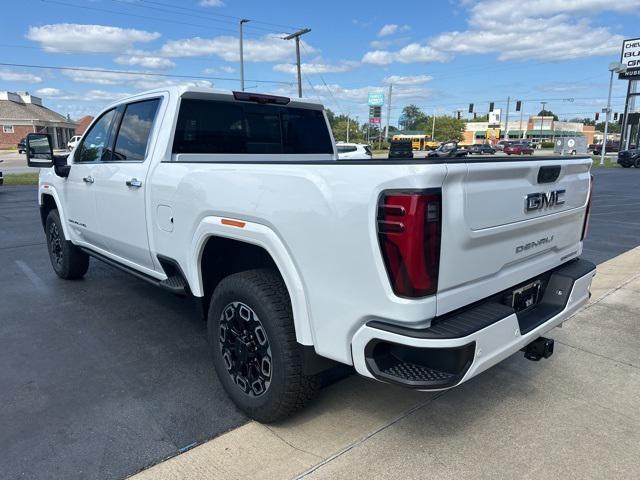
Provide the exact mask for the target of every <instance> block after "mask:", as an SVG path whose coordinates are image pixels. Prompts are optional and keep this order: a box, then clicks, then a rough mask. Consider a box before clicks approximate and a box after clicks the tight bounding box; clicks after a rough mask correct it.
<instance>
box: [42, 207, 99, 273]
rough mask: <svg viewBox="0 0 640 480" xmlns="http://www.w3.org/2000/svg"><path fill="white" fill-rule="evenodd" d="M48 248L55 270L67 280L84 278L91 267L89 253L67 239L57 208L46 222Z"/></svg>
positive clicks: (50, 213) (48, 216)
mask: <svg viewBox="0 0 640 480" xmlns="http://www.w3.org/2000/svg"><path fill="white" fill-rule="evenodd" d="M45 234H46V236H47V249H48V251H49V259H50V260H51V266H52V267H53V271H54V272H56V275H58V276H59V277H60V278H63V279H65V280H76V279H79V278H82V277H83V276H84V274H85V273H87V270H88V269H89V255H87V254H86V253H84V252H83V251H82V250H80V249H79V248H78V247H76V246H75V245H74V244H73V243H71V242H70V241H69V240H67V239H66V238H65V236H64V230H63V229H62V222H61V221H60V215H59V214H58V211H57V210H51V211H50V212H49V215H47V220H46V222H45Z"/></svg>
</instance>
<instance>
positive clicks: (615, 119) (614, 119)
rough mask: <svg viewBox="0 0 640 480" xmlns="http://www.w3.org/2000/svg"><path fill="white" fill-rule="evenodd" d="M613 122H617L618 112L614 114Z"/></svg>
mask: <svg viewBox="0 0 640 480" xmlns="http://www.w3.org/2000/svg"><path fill="white" fill-rule="evenodd" d="M613 121H614V122H617V121H618V112H615V113H614V114H613Z"/></svg>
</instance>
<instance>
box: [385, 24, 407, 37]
mask: <svg viewBox="0 0 640 480" xmlns="http://www.w3.org/2000/svg"><path fill="white" fill-rule="evenodd" d="M409 30H411V27H410V26H409V25H396V24H395V23H388V24H386V25H384V26H383V27H382V28H381V29H380V31H379V32H378V36H379V37H388V36H389V35H393V34H395V33H398V32H407V31H409Z"/></svg>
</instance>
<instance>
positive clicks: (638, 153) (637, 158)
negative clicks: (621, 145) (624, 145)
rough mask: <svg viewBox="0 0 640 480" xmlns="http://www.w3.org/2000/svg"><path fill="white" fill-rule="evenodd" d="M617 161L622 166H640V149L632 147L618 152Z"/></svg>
mask: <svg viewBox="0 0 640 480" xmlns="http://www.w3.org/2000/svg"><path fill="white" fill-rule="evenodd" d="M618 163H619V164H620V166H622V167H624V168H629V167H631V166H634V167H636V168H640V150H639V149H637V148H632V149H629V150H622V151H621V152H618Z"/></svg>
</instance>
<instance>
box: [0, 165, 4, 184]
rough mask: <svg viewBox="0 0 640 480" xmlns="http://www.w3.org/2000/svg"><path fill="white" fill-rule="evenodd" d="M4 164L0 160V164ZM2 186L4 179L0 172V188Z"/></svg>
mask: <svg viewBox="0 0 640 480" xmlns="http://www.w3.org/2000/svg"><path fill="white" fill-rule="evenodd" d="M2 162H4V160H0V163H2ZM2 185H4V177H3V176H2V171H0V186H2Z"/></svg>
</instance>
